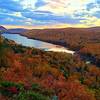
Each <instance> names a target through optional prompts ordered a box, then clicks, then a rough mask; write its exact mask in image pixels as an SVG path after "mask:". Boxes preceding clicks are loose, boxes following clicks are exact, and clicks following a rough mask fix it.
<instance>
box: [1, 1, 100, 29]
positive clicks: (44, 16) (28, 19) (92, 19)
mask: <svg viewBox="0 0 100 100" xmlns="http://www.w3.org/2000/svg"><path fill="white" fill-rule="evenodd" d="M0 25H4V26H6V27H8V28H9V27H25V28H26V27H27V28H51V27H58V28H59V27H60V28H62V27H95V26H100V0H0Z"/></svg>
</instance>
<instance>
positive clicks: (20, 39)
mask: <svg viewBox="0 0 100 100" xmlns="http://www.w3.org/2000/svg"><path fill="white" fill-rule="evenodd" d="M2 36H4V37H5V38H7V39H10V40H14V41H15V42H16V43H18V44H21V45H23V46H27V47H34V48H38V49H43V50H45V51H54V52H66V53H70V54H73V53H74V51H71V50H68V49H67V48H65V47H63V46H59V45H55V44H51V43H47V42H43V41H39V40H34V39H29V38H27V37H25V36H21V35H19V34H9V33H4V34H2Z"/></svg>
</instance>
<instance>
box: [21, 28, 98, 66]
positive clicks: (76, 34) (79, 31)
mask: <svg viewBox="0 0 100 100" xmlns="http://www.w3.org/2000/svg"><path fill="white" fill-rule="evenodd" d="M22 35H25V36H27V37H29V38H35V39H39V40H42V41H47V42H51V43H55V44H60V45H63V46H65V47H68V48H70V49H72V50H75V51H77V52H79V53H80V54H81V55H82V56H83V55H84V56H86V57H87V58H89V59H91V62H93V63H94V64H96V65H97V66H100V27H92V28H61V29H35V30H34V29H33V30H29V31H27V32H24V33H22Z"/></svg>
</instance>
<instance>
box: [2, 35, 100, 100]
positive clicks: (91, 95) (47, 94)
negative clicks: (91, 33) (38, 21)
mask: <svg viewBox="0 0 100 100" xmlns="http://www.w3.org/2000/svg"><path fill="white" fill-rule="evenodd" d="M93 47H94V46H93ZM83 49H84V48H83ZM83 51H84V50H83ZM81 52H82V51H81ZM89 52H90V51H89ZM91 52H92V51H91ZM93 52H94V51H93ZM96 53H97V52H96ZM0 100H100V68H99V67H98V66H95V65H93V64H87V63H86V62H85V61H83V60H81V58H80V56H79V55H73V56H72V55H70V54H66V53H55V52H45V51H42V50H39V49H35V48H28V47H24V46H21V45H18V44H16V43H15V42H14V41H11V40H8V39H5V38H3V37H1V36H0Z"/></svg>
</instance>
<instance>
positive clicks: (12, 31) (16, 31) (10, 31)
mask: <svg viewBox="0 0 100 100" xmlns="http://www.w3.org/2000/svg"><path fill="white" fill-rule="evenodd" d="M26 31H28V30H27V29H24V28H14V29H8V30H7V32H8V33H14V34H20V33H23V32H26Z"/></svg>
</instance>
